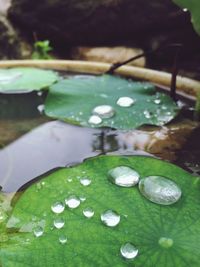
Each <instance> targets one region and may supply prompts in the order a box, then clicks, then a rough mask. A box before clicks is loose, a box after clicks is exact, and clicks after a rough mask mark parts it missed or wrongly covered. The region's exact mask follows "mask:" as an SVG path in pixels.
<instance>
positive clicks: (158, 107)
mask: <svg viewBox="0 0 200 267" xmlns="http://www.w3.org/2000/svg"><path fill="white" fill-rule="evenodd" d="M177 112H178V108H177V106H176V104H175V103H174V102H173V101H172V100H171V98H170V97H169V96H167V95H165V94H162V93H156V89H155V87H154V86H153V85H152V84H149V83H142V82H133V81H129V80H126V79H122V78H120V77H115V76H111V75H103V76H99V77H89V78H87V79H83V78H76V77H75V78H71V79H68V80H62V81H60V82H59V83H57V84H55V85H53V86H52V87H51V88H50V92H49V94H48V97H47V100H46V104H45V113H46V115H47V116H50V117H53V118H58V119H61V120H64V121H67V122H70V123H73V124H78V125H82V126H90V127H112V128H115V129H133V128H136V127H139V126H140V125H143V124H151V125H163V124H166V123H168V122H169V121H171V120H172V119H173V118H174V117H175V116H176V115H177Z"/></svg>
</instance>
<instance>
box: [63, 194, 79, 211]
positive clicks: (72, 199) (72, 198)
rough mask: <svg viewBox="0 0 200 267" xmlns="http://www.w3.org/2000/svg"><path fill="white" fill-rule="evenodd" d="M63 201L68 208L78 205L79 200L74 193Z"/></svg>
mask: <svg viewBox="0 0 200 267" xmlns="http://www.w3.org/2000/svg"><path fill="white" fill-rule="evenodd" d="M65 203H66V205H67V206H68V207H69V208H71V209H75V208H77V207H78V206H79V205H80V203H81V201H80V198H78V197H77V196H75V195H72V196H70V197H68V198H67V199H65Z"/></svg>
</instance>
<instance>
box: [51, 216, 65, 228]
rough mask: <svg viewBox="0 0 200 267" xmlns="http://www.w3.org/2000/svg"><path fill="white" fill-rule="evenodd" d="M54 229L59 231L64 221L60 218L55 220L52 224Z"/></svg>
mask: <svg viewBox="0 0 200 267" xmlns="http://www.w3.org/2000/svg"><path fill="white" fill-rule="evenodd" d="M53 224H54V226H55V228H57V229H61V228H63V226H64V225H65V221H64V220H63V219H62V218H56V219H55V220H54V222H53Z"/></svg>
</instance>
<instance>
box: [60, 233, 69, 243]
mask: <svg viewBox="0 0 200 267" xmlns="http://www.w3.org/2000/svg"><path fill="white" fill-rule="evenodd" d="M59 242H60V243H61V244H65V243H67V237H66V236H65V235H61V236H60V237H59Z"/></svg>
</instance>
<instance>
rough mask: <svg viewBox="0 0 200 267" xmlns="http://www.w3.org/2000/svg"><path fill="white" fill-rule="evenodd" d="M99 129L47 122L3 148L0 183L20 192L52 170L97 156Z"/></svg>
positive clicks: (7, 189)
mask: <svg viewBox="0 0 200 267" xmlns="http://www.w3.org/2000/svg"><path fill="white" fill-rule="evenodd" d="M98 132H99V130H94V129H87V128H81V127H77V126H72V125H68V124H65V123H62V122H59V121H52V122H48V123H45V124H43V125H41V126H39V127H37V128H36V129H34V130H32V131H31V132H29V133H27V134H25V135H24V136H22V137H21V138H19V139H17V140H16V141H15V142H13V143H11V144H10V145H8V146H7V147H5V148H4V149H2V150H1V151H0V170H1V176H0V184H1V186H2V187H3V190H4V191H16V190H17V189H18V188H19V187H21V186H22V185H23V184H24V183H26V182H27V181H29V180H31V179H33V178H35V177H37V176H39V175H41V174H43V173H44V172H47V171H48V170H50V169H53V168H56V167H60V166H66V165H68V164H71V163H74V162H76V163H77V162H81V161H83V160H84V159H85V158H87V157H92V156H95V155H97V154H98V153H99V152H96V151H93V148H92V143H93V142H94V137H95V136H96V135H97V134H98Z"/></svg>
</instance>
